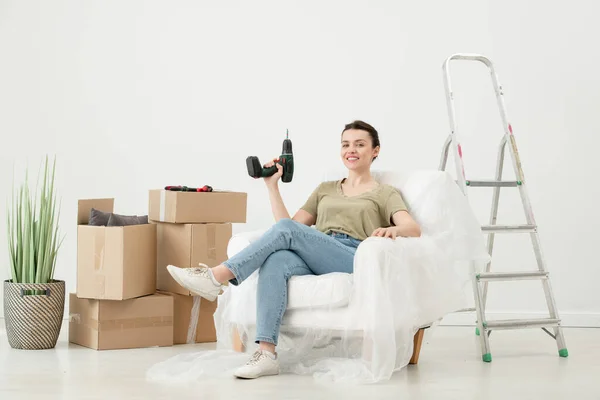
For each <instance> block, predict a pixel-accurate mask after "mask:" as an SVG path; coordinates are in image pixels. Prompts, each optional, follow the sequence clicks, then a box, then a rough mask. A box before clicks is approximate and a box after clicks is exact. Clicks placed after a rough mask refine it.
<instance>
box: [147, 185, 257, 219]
mask: <svg viewBox="0 0 600 400" xmlns="http://www.w3.org/2000/svg"><path fill="white" fill-rule="evenodd" d="M247 198H248V195H247V193H243V192H218V191H217V192H203V193H198V192H173V191H169V190H160V189H156V190H150V194H149V204H148V210H149V214H148V217H149V218H150V219H151V220H152V221H157V222H173V223H178V224H197V223H209V222H212V223H225V222H241V223H245V222H246V208H247Z"/></svg>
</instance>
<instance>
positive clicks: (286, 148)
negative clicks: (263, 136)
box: [246, 130, 294, 183]
mask: <svg viewBox="0 0 600 400" xmlns="http://www.w3.org/2000/svg"><path fill="white" fill-rule="evenodd" d="M275 163H276V164H279V165H281V166H282V167H283V175H282V177H281V181H282V182H286V183H288V182H291V181H292V178H293V176H294V155H293V154H292V141H291V140H290V139H289V135H288V131H287V130H286V132H285V139H284V140H283V148H282V150H281V156H280V157H279V158H278V159H277V160H276V161H275ZM246 167H247V168H248V175H250V176H251V177H252V178H255V179H258V178H266V177H268V176H272V175H274V174H275V173H276V172H277V165H273V166H272V167H269V168H263V166H262V164H261V163H260V161H259V160H258V157H256V156H250V157H248V158H246Z"/></svg>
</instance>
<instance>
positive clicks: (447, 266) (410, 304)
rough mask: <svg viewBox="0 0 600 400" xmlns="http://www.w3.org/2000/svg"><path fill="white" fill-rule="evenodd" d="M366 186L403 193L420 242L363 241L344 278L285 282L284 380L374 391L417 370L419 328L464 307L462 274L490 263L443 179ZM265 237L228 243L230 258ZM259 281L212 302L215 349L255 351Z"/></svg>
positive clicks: (476, 229)
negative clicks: (300, 378) (351, 384)
mask: <svg viewBox="0 0 600 400" xmlns="http://www.w3.org/2000/svg"><path fill="white" fill-rule="evenodd" d="M374 176H375V178H376V179H377V180H378V181H379V182H382V183H387V184H390V185H393V186H395V187H396V188H398V189H399V190H400V191H401V193H402V195H403V197H404V199H405V201H406V203H407V206H408V208H409V210H410V212H411V214H412V216H413V218H415V219H416V221H417V222H418V223H419V224H420V225H421V228H422V236H421V237H419V238H397V239H396V240H395V241H394V240H391V239H384V238H374V237H372V238H368V239H366V240H365V241H363V242H362V243H361V244H360V245H359V247H358V249H357V251H356V255H355V261H354V272H353V273H352V274H345V273H332V274H326V275H320V276H314V275H307V276H294V277H292V278H290V280H289V283H288V305H287V308H286V312H285V315H284V318H283V321H282V325H281V329H280V332H281V333H280V343H279V345H278V352H279V354H280V357H281V363H282V368H284V369H287V370H288V371H291V372H295V373H318V374H319V376H326V377H328V378H329V379H335V380H343V379H349V380H352V381H356V380H363V381H368V382H373V381H379V380H382V379H388V378H389V377H390V376H391V374H392V373H393V372H394V371H397V370H399V369H401V368H403V367H404V366H406V365H407V364H409V363H412V364H416V363H417V362H418V358H419V352H420V347H421V342H422V339H423V328H424V327H427V326H430V325H431V324H432V323H434V322H435V321H437V320H440V319H441V318H443V317H444V316H445V315H446V314H448V313H450V312H453V311H456V310H459V309H461V308H464V307H465V306H466V304H467V296H466V294H467V290H468V289H469V288H470V280H469V278H470V273H471V272H472V269H473V268H475V269H481V268H482V267H483V266H484V265H485V263H486V262H487V261H488V259H489V255H488V254H487V252H486V250H485V246H484V240H483V239H484V238H483V235H482V234H481V228H480V225H479V222H478V221H477V219H476V217H475V216H474V215H473V213H472V211H471V208H470V206H469V204H468V202H467V200H466V198H465V197H464V195H463V194H462V193H461V191H460V189H459V188H458V186H457V185H456V184H455V182H454V180H453V179H452V177H451V176H450V175H448V173H446V172H441V171H421V172H414V173H410V174H400V173H394V172H375V173H374ZM338 177H341V175H337V176H336V175H335V174H333V175H330V176H329V177H327V179H337V178H338ZM263 232H264V230H256V231H252V232H244V233H238V234H236V235H234V236H233V237H232V238H231V240H230V242H229V245H228V255H229V256H230V257H231V256H232V255H234V254H236V253H237V252H239V251H240V250H241V249H243V248H244V247H245V246H248V245H249V244H250V243H252V241H254V240H256V238H258V237H260V235H261V234H262V233H263ZM259 273H260V270H258V271H256V272H255V273H254V274H253V275H252V276H250V277H249V278H248V279H247V280H246V281H245V282H244V283H242V284H241V285H239V286H229V287H227V288H226V290H225V292H224V293H223V294H222V295H221V296H219V302H218V307H217V311H216V313H215V326H216V328H217V341H218V347H220V348H227V349H234V350H236V351H244V350H245V349H247V348H248V347H250V346H252V345H254V327H255V324H256V290H257V282H258V274H259Z"/></svg>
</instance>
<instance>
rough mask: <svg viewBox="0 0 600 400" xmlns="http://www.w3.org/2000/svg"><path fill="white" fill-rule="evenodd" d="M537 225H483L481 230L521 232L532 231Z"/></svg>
mask: <svg viewBox="0 0 600 400" xmlns="http://www.w3.org/2000/svg"><path fill="white" fill-rule="evenodd" d="M536 229H537V227H536V226H535V225H483V226H482V227H481V230H482V231H483V232H485V233H507V232H520V233H532V232H535V231H536Z"/></svg>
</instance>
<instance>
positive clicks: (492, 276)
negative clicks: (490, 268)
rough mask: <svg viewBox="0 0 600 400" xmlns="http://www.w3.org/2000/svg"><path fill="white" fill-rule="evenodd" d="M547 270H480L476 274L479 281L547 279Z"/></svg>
mask: <svg viewBox="0 0 600 400" xmlns="http://www.w3.org/2000/svg"><path fill="white" fill-rule="evenodd" d="M547 278H548V272H540V271H531V272H482V273H480V274H477V279H478V280H480V281H482V282H483V281H517V280H526V279H547Z"/></svg>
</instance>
